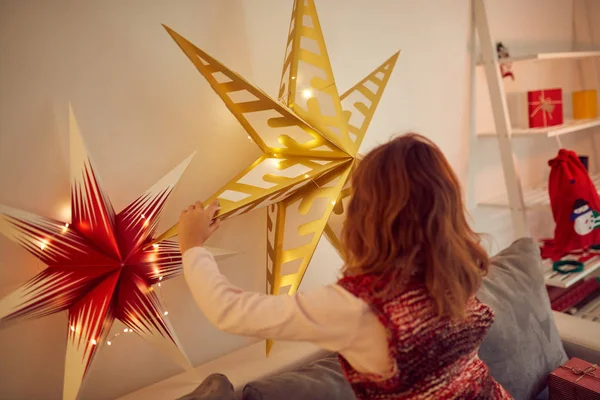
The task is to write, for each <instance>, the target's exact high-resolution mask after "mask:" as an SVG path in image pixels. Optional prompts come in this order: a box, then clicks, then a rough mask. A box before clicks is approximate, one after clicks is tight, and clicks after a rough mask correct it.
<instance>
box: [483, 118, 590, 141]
mask: <svg viewBox="0 0 600 400" xmlns="http://www.w3.org/2000/svg"><path fill="white" fill-rule="evenodd" d="M597 126H600V118H592V119H575V120H567V121H565V123H564V124H561V125H555V126H548V127H546V128H513V129H512V132H511V137H519V136H527V137H534V136H544V137H554V136H560V135H564V134H567V133H572V132H577V131H582V130H584V129H590V128H594V127H597ZM477 136H478V137H481V138H493V137H495V136H496V132H481V133H477Z"/></svg>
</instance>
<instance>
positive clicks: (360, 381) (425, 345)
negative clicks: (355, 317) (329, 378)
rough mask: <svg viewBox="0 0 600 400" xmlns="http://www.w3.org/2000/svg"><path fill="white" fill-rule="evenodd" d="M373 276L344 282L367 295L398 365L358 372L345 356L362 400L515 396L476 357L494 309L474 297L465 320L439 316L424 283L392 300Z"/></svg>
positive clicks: (345, 365)
mask: <svg viewBox="0 0 600 400" xmlns="http://www.w3.org/2000/svg"><path fill="white" fill-rule="evenodd" d="M373 282H374V277H373V276H369V275H362V276H356V277H345V278H342V279H341V280H340V281H339V285H340V286H342V287H343V288H344V289H346V290H348V291H349V292H350V293H352V294H353V295H355V296H356V297H358V298H360V299H362V300H363V301H365V302H366V303H367V304H369V305H371V308H372V309H373V311H374V312H375V313H376V315H377V316H378V317H379V321H380V322H381V323H382V324H383V326H384V327H385V328H386V329H387V332H388V346H389V354H390V356H391V358H392V360H393V361H394V366H393V369H392V371H390V374H389V375H386V376H385V377H380V376H376V375H370V374H364V373H360V372H358V371H356V370H355V369H354V368H352V366H350V364H348V362H347V361H346V360H345V359H344V358H343V357H340V361H341V364H342V369H343V370H344V374H345V375H346V378H347V379H348V381H349V382H350V384H351V385H352V388H353V389H354V392H355V393H356V397H357V398H358V399H359V400H366V399H369V400H371V399H373V400H388V399H389V400H392V399H393V400H400V399H435V400H449V399H494V400H496V399H511V398H512V397H511V396H510V395H509V394H508V393H507V392H506V391H505V390H504V389H503V388H502V387H501V386H500V385H499V384H498V383H497V382H496V381H494V380H493V379H492V377H491V376H490V374H489V371H488V368H487V366H486V365H485V363H484V362H483V361H481V360H480V359H479V357H478V356H477V351H478V349H479V345H480V344H481V342H482V340H483V338H484V336H485V334H486V333H487V331H488V329H489V327H490V326H491V325H492V323H493V322H494V312H493V311H492V309H491V308H490V307H488V306H487V305H485V304H483V303H481V302H479V301H478V300H477V299H476V298H472V299H471V300H470V301H469V303H468V305H467V310H466V318H465V319H462V320H452V319H450V318H448V317H440V316H438V315H437V313H436V311H435V303H434V302H433V299H432V298H431V296H429V294H428V292H427V290H426V289H425V287H424V286H422V285H413V286H411V287H410V288H408V289H407V290H406V291H404V292H403V293H402V294H400V295H398V296H396V297H394V298H392V299H391V300H380V299H377V298H375V297H374V296H373V292H374V290H373Z"/></svg>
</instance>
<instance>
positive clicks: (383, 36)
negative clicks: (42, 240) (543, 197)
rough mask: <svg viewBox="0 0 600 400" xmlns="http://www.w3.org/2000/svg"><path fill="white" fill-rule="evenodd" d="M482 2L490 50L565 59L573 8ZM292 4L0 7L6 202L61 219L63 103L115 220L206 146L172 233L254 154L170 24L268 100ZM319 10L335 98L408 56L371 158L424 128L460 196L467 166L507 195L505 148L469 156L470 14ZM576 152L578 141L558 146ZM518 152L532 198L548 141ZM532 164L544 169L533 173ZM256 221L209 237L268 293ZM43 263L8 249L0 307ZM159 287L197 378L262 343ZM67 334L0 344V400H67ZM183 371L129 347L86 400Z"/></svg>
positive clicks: (448, 5) (174, 290)
mask: <svg viewBox="0 0 600 400" xmlns="http://www.w3.org/2000/svg"><path fill="white" fill-rule="evenodd" d="M487 3H488V5H489V7H490V12H491V14H492V15H491V22H492V28H493V29H494V31H495V35H496V37H497V38H498V39H500V40H503V41H504V42H505V44H507V45H508V46H509V47H510V49H511V51H513V53H514V54H517V53H518V52H525V51H527V50H530V49H533V48H534V47H536V48H537V46H538V45H541V46H542V47H545V48H548V49H556V48H560V49H563V48H567V47H568V46H569V45H570V41H571V32H570V26H571V25H570V24H571V2H570V1H564V0H530V1H528V2H522V1H519V0H488V1H487ZM291 6H292V2H291V0H289V1H287V0H286V1H282V0H220V1H217V0H204V1H191V0H190V1H183V0H177V1H171V2H166V1H159V0H152V1H142V0H130V1H127V2H122V1H117V0H110V1H102V2H101V1H96V2H76V1H69V0H55V1H53V2H48V1H43V0H29V1H27V2H22V1H18V0H4V1H3V2H1V3H0V54H2V56H1V57H0V203H2V204H7V205H11V206H16V207H20V208H23V209H25V210H30V211H33V212H37V213H40V214H42V215H48V216H51V217H56V218H59V217H63V218H64V217H65V210H68V193H69V192H68V190H69V186H68V162H69V160H68V135H67V131H66V129H65V127H66V102H67V101H71V102H72V104H73V107H74V109H75V112H76V115H77V116H78V119H79V123H80V125H81V129H82V133H83V135H84V140H85V141H86V143H87V146H88V149H89V151H90V153H91V155H92V159H93V161H94V162H95V167H96V171H97V173H99V174H100V175H101V177H102V180H103V182H104V184H105V189H106V191H107V192H108V194H109V195H110V196H111V198H112V201H113V204H114V206H115V209H117V210H120V209H121V208H122V207H123V206H125V205H126V204H127V202H128V201H130V200H132V199H134V198H135V197H136V196H137V195H138V194H139V193H141V192H142V191H143V190H144V189H145V188H146V187H148V186H149V185H150V184H152V183H153V182H154V181H155V180H156V179H157V178H159V177H160V176H162V174H163V173H165V172H166V171H168V170H169V169H170V168H171V167H172V166H173V165H175V164H176V163H177V162H178V160H181V159H182V158H184V157H185V156H186V155H188V154H189V153H190V151H191V150H193V149H198V154H197V156H196V158H195V159H194V161H193V162H192V164H191V166H190V168H189V169H188V171H187V172H186V174H185V175H184V177H183V178H182V180H181V182H180V186H179V187H178V188H177V189H176V191H175V193H174V194H173V196H172V198H171V201H170V203H169V204H168V206H167V210H166V211H165V214H164V217H163V224H162V227H163V228H166V227H167V226H168V225H170V224H172V223H173V222H174V221H175V219H176V216H177V214H178V212H179V210H180V209H181V208H183V207H184V206H185V205H186V204H187V203H189V202H190V201H192V200H194V199H197V198H205V197H208V195H209V194H211V193H212V192H213V191H214V190H216V189H217V188H218V186H219V185H221V184H222V183H224V182H225V181H226V180H227V179H229V178H230V177H231V176H232V175H233V174H234V173H235V172H236V171H237V170H238V169H239V168H240V167H242V166H243V165H245V164H246V163H247V162H249V161H250V160H252V159H253V158H254V157H255V156H256V154H257V152H256V150H255V149H254V148H253V147H252V145H251V143H249V142H248V141H247V140H246V139H245V135H244V134H243V133H242V131H241V129H240V127H239V126H238V125H237V122H236V121H235V120H234V119H233V117H231V115H229V113H228V112H227V110H226V108H225V107H224V106H223V105H222V104H221V102H220V101H219V99H218V98H217V96H216V95H214V94H213V92H212V91H211V89H210V88H209V86H208V85H207V84H206V82H204V80H203V78H202V77H201V76H200V74H199V73H198V72H197V71H196V70H195V69H194V68H193V66H192V65H191V63H190V62H189V60H188V59H187V58H186V57H185V56H184V55H183V53H182V52H181V51H180V50H179V48H178V47H177V46H176V45H175V43H174V42H173V41H172V40H171V39H170V37H169V36H168V35H167V34H166V32H164V30H163V29H162V27H161V26H160V24H161V23H165V24H167V25H169V26H171V27H172V28H174V29H175V30H177V31H178V32H179V33H181V34H183V35H184V36H185V37H187V38H188V39H190V40H191V41H192V42H194V43H195V44H196V45H198V46H199V47H201V48H203V49H204V50H206V51H208V52H209V53H211V54H212V55H213V56H215V57H216V58H218V59H220V60H222V61H223V62H224V63H225V64H226V65H228V66H229V67H230V68H232V69H233V70H235V71H237V72H239V73H241V74H242V75H244V76H245V77H247V78H249V79H250V80H251V81H253V82H254V83H256V84H258V85H259V86H260V87H262V88H263V89H265V90H266V91H267V92H268V93H270V94H275V93H276V89H277V85H278V83H279V75H280V72H281V63H282V60H283V54H284V49H285V40H286V35H287V28H288V23H289V18H290V12H291ZM317 8H318V11H319V16H320V21H321V24H322V27H323V30H324V34H325V39H326V41H327V46H328V50H329V54H330V58H331V61H332V64H333V69H334V73H335V74H336V78H337V83H338V87H339V89H340V91H343V90H344V89H345V88H348V87H350V86H351V85H353V84H354V83H355V82H356V81H357V80H359V79H361V78H362V77H363V76H364V75H365V74H367V73H368V72H370V71H371V70H372V69H373V68H375V67H376V66H377V65H379V64H380V63H381V62H382V61H383V60H385V59H386V58H387V57H389V56H390V55H391V54H392V53H394V52H395V51H396V50H397V49H401V50H402V53H401V55H400V58H399V60H398V63H397V65H396V70H395V72H394V74H393V76H392V78H391V80H390V82H389V84H388V87H387V89H386V93H385V94H384V97H383V99H382V101H381V103H380V106H379V109H378V111H377V114H376V116H375V118H374V120H373V122H372V124H371V127H370V131H369V133H368V135H367V138H366V140H365V142H364V145H363V149H362V150H363V151H367V150H369V149H370V148H371V147H372V146H374V145H375V144H377V143H381V142H383V141H385V140H387V138H389V137H390V135H392V134H393V133H397V132H405V131H417V132H420V133H423V134H425V135H427V136H429V137H430V138H432V139H433V140H435V141H436V142H437V143H438V144H439V145H440V147H441V148H442V150H443V151H444V152H445V154H446V155H447V157H448V158H449V160H450V162H451V164H452V165H453V167H454V168H455V169H456V171H457V173H458V174H459V176H460V178H461V180H462V181H463V183H465V184H466V183H467V182H468V181H469V179H468V178H469V176H468V169H467V166H468V163H469V161H471V162H472V163H473V164H472V165H474V166H475V168H474V170H475V171H476V172H477V174H473V175H472V176H471V178H472V179H471V180H472V181H473V182H475V184H476V185H477V190H476V191H475V192H474V193H473V195H474V196H476V197H477V198H481V197H482V196H486V195H488V194H494V193H495V192H497V191H499V190H502V187H503V181H502V175H501V170H500V168H499V157H498V155H497V150H496V147H495V142H494V141H492V140H489V141H487V142H481V141H479V142H478V143H477V146H478V147H477V148H476V149H474V151H471V154H472V155H473V157H471V158H470V157H469V136H468V126H469V125H468V124H469V108H468V105H469V97H468V96H469V87H468V83H469V51H468V49H469V29H470V28H469V21H470V8H469V1H468V0H429V1H427V2H420V1H414V0H394V1H392V0H371V1H369V2H365V1H359V0H346V1H342V0H317ZM555 68H562V67H555ZM516 72H517V79H518V81H517V83H515V84H512V85H511V88H512V89H514V90H526V89H528V88H533V87H538V85H542V84H544V82H543V81H542V80H541V79H542V78H539V79H540V80H539V81H538V80H537V79H538V77H537V76H536V75H535V74H534V73H533V72H532V71H531V70H526V69H523V70H516ZM548 74H549V75H551V76H554V75H556V74H557V72H556V71H550V72H548ZM482 76H483V75H482V74H481V73H479V76H478V80H477V83H478V88H481V87H482V84H483V82H484V80H483V79H482ZM477 103H478V104H479V105H480V107H479V110H478V120H479V121H483V122H482V123H483V124H484V126H485V124H488V125H489V124H490V115H491V114H490V113H489V111H486V110H485V108H486V107H487V100H486V95H485V92H483V91H482V90H478V91H477ZM580 139H581V140H580ZM582 143H583V146H586V143H587V142H585V135H576V137H575V141H574V142H572V141H566V142H565V144H568V145H571V144H573V145H576V146H580V145H582ZM520 146H522V147H521V150H519V156H520V160H521V161H520V165H521V166H522V167H523V168H524V171H525V172H524V175H525V177H526V184H528V185H529V184H534V183H537V182H539V181H541V180H543V179H544V174H545V170H546V169H547V168H546V166H545V161H546V160H547V159H548V158H550V157H551V156H552V155H553V154H552V153H554V152H555V151H556V147H555V145H554V144H553V143H552V142H545V141H543V140H536V141H525V142H524V143H522V144H521V145H520ZM529 156H535V157H534V162H533V163H532V164H530V165H529V166H526V165H525V163H524V158H525V157H529ZM66 206H67V207H66ZM65 207H66V208H65ZM66 214H67V215H66V217H67V218H68V211H67V213H66ZM474 215H475V217H476V221H475V222H476V226H477V227H478V228H479V229H481V230H484V231H487V232H492V233H493V234H495V239H496V241H497V242H498V243H505V242H507V241H509V240H510V239H511V233H510V229H509V226H508V227H507V225H506V221H507V220H508V218H507V216H508V215H507V214H506V213H491V212H489V210H475V212H474ZM264 220H265V218H264V212H263V211H256V212H253V213H250V214H248V215H246V216H243V217H240V218H237V219H235V220H233V221H229V222H227V223H226V224H225V225H224V226H223V228H222V230H221V231H220V232H219V234H218V235H217V237H216V238H215V239H214V241H213V242H214V243H213V244H214V245H219V246H223V247H230V248H234V249H237V250H239V251H241V252H242V254H241V255H240V256H236V257H233V258H231V259H229V260H227V261H225V262H223V263H222V268H223V271H224V273H225V274H226V275H227V276H228V277H229V278H230V279H231V280H232V281H234V283H236V284H238V285H240V286H242V287H243V288H245V289H248V290H257V291H262V290H263V289H264V275H265V273H264V268H265V267H264V247H265V237H264ZM542 225H546V223H545V222H544V223H542ZM546 229H547V228H546ZM339 266H340V261H339V259H338V257H337V256H336V255H335V253H334V252H333V250H332V249H331V247H330V246H328V244H327V243H324V242H322V243H321V245H320V246H319V248H318V250H317V254H316V255H315V258H314V259H313V262H312V264H311V268H309V272H308V274H307V276H306V278H305V281H304V283H303V286H302V288H303V289H307V288H310V287H314V286H317V285H320V284H323V283H326V282H330V281H332V280H333V279H335V276H336V271H337V268H338V267H339ZM42 267H43V266H42V265H41V264H40V263H39V262H38V261H37V260H36V259H35V258H33V257H32V256H30V255H28V254H27V253H26V252H25V251H24V250H21V249H20V248H18V247H17V246H15V245H13V244H12V243H10V242H9V241H8V240H6V239H4V238H0V296H2V295H5V294H7V293H9V292H10V291H11V290H13V289H14V288H16V287H18V286H19V285H20V284H22V283H23V282H25V281H26V280H27V279H29V278H31V277H32V276H33V275H34V274H35V273H37V272H38V271H39V270H40V269H41V268H42ZM163 287H164V297H165V299H166V301H167V304H168V308H169V311H170V313H169V316H170V317H171V321H172V322H173V325H174V327H175V329H176V331H177V333H178V335H179V337H180V339H181V342H182V343H183V346H184V348H185V349H186V351H187V353H188V355H189V357H190V359H191V360H192V362H193V363H194V365H199V364H202V363H204V362H206V361H208V360H211V359H214V358H216V357H218V356H220V355H223V354H226V353H229V352H231V351H233V350H235V349H237V348H240V347H242V346H246V345H248V344H249V343H251V342H252V340H250V339H245V338H240V337H233V336H231V335H228V334H224V333H220V332H217V331H215V330H214V329H213V328H212V327H211V326H209V325H208V324H207V322H206V321H205V319H204V317H203V316H202V315H201V314H200V313H199V312H197V310H196V308H195V306H194V304H193V301H192V298H191V296H190V294H189V293H188V291H187V288H186V286H185V282H184V281H183V280H182V279H181V278H178V279H175V280H173V281H170V282H169V283H168V284H165V285H163ZM65 322H66V320H65V315H63V314H60V315H54V316H51V317H47V318H45V319H43V320H39V321H31V322H24V323H21V324H19V325H16V326H14V327H10V328H8V329H5V330H2V331H0V354H1V355H2V357H1V358H2V362H1V363H0V388H2V389H0V391H1V392H0V393H1V394H2V396H0V397H3V398H48V399H50V398H59V397H60V392H61V388H62V374H63V363H64V342H65V340H64V337H65V336H64V335H65V332H66V323H65ZM119 326H120V325H119V324H116V326H115V329H118V328H119ZM177 372H178V369H177V368H176V367H175V366H174V365H173V364H172V363H171V362H170V361H169V360H167V359H165V358H163V357H162V355H160V354H158V353H156V352H155V351H154V350H153V349H152V348H151V347H150V346H149V345H147V344H146V343H144V342H143V341H142V340H141V339H138V338H137V337H134V336H130V337H125V338H122V339H119V340H117V341H115V342H114V344H113V346H111V347H110V348H105V349H104V350H103V351H102V352H101V353H100V354H99V355H98V356H97V358H96V360H95V364H94V366H93V368H92V370H91V371H90V374H89V375H90V379H89V380H88V381H87V382H86V383H85V386H84V389H83V392H82V398H85V399H104V398H114V397H116V396H118V395H121V394H124V393H127V392H130V391H132V390H134V389H136V388H139V387H142V386H145V385H147V384H149V383H151V382H155V381H158V380H160V379H163V378H166V377H168V376H170V375H173V374H175V373H177Z"/></svg>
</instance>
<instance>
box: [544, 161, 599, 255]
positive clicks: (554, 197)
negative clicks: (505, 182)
mask: <svg viewBox="0 0 600 400" xmlns="http://www.w3.org/2000/svg"><path fill="white" fill-rule="evenodd" d="M548 164H549V165H550V168H551V169H550V178H549V179H548V192H549V194H550V206H551V207H552V215H553V216H554V221H555V222H556V228H555V229H554V239H552V240H549V241H547V242H546V243H545V244H544V246H543V247H542V257H544V258H552V259H553V260H558V259H560V258H561V257H563V256H564V255H566V254H568V253H571V252H574V251H579V250H586V249H588V248H589V247H590V246H592V245H595V244H600V229H597V228H598V227H599V226H600V217H599V214H598V212H599V211H600V198H599V197H598V192H597V191H596V188H595V187H594V184H593V182H592V180H591V179H590V176H589V175H588V172H587V170H586V169H585V167H584V166H583V164H582V163H581V161H580V160H579V157H577V154H576V153H575V152H573V151H570V150H565V149H561V150H560V151H559V152H558V156H557V157H556V158H554V159H552V160H550V161H548Z"/></svg>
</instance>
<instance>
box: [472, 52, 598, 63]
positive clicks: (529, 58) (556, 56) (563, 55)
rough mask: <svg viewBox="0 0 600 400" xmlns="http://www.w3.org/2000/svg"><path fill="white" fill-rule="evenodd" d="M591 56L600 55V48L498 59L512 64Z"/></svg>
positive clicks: (500, 61)
mask: <svg viewBox="0 0 600 400" xmlns="http://www.w3.org/2000/svg"><path fill="white" fill-rule="evenodd" d="M589 57H600V50H592V51H563V52H559V53H536V54H527V55H523V56H516V57H507V58H500V59H498V63H499V64H510V63H515V62H523V61H547V60H569V59H570V60H575V59H581V58H589ZM483 64H484V62H483V61H481V60H480V61H478V62H477V65H483Z"/></svg>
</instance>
